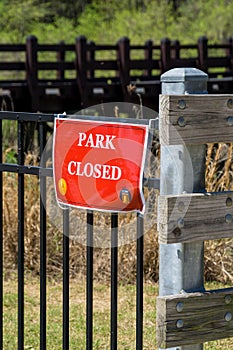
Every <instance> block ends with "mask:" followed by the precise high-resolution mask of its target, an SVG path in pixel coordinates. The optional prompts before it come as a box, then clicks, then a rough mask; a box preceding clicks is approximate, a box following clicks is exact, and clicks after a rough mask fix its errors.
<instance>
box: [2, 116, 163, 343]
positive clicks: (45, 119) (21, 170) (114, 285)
mask: <svg viewBox="0 0 233 350" xmlns="http://www.w3.org/2000/svg"><path fill="white" fill-rule="evenodd" d="M54 117H55V116H54V115H50V114H40V113H22V112H20V113H15V112H0V121H1V123H0V126H1V129H0V134H1V135H2V126H3V123H4V122H5V121H10V122H11V123H16V124H17V139H18V146H17V152H16V153H17V162H16V163H17V164H13V163H7V162H6V161H3V160H4V159H3V154H2V153H1V159H0V163H1V164H0V184H1V191H0V195H1V200H0V202H1V223H0V229H1V235H0V237H1V243H0V250H1V260H0V275H1V279H0V283H1V284H0V300H1V306H0V314H1V318H0V320H1V321H0V322H1V323H0V348H2V349H3V348H4V332H3V323H4V320H3V315H4V312H3V298H4V288H3V275H4V266H3V254H4V251H3V238H4V230H3V201H4V198H3V186H4V176H3V175H4V173H7V176H11V174H12V173H15V174H17V177H16V181H17V182H18V183H17V188H18V194H17V197H18V243H17V246H18V253H17V265H18V272H17V276H18V289H17V294H18V301H17V304H18V311H17V314H18V336H17V338H18V340H17V343H18V349H19V350H22V349H25V344H26V340H27V339H26V338H25V332H24V328H25V288H24V287H25V254H26V253H25V238H26V237H25V215H26V213H25V177H26V176H36V177H39V189H40V199H39V200H40V220H39V221H40V238H39V243H40V272H39V273H40V320H39V322H40V334H39V338H40V341H39V343H40V345H39V346H40V349H41V350H42V349H43V350H45V349H46V348H48V344H47V327H48V319H47V306H48V304H47V291H46V289H47V278H48V275H47V267H46V259H47V255H46V248H47V205H46V202H47V200H46V197H47V193H46V191H47V187H46V182H47V180H48V179H49V178H52V176H53V169H52V167H51V165H50V166H47V165H46V157H45V156H44V150H45V146H46V142H47V125H48V123H49V124H51V123H53V122H54ZM87 118H88V117H87V116H84V119H87ZM106 120H108V121H110V120H111V118H106ZM114 120H115V119H113V120H112V121H114ZM129 121H130V122H131V120H130V119H129ZM134 121H135V122H136V123H138V124H140V123H141V124H143V123H145V122H146V123H147V124H148V123H149V120H147V121H143V120H138V119H137V120H136V119H135V120H134ZM28 123H31V124H34V127H35V129H36V130H37V134H38V144H39V159H40V165H33V164H26V163H25V146H26V143H25V136H27V135H26V133H27V128H26V126H27V125H28ZM3 143H4V140H3V137H1V148H2V149H3ZM145 185H146V186H147V187H151V186H152V187H153V188H154V187H157V188H158V185H159V181H158V180H153V179H146V180H145ZM62 215H63V217H62V222H63V223H62V226H63V249H62V250H63V256H62V265H63V266H62V276H63V277H62V278H63V291H62V295H63V296H62V298H63V301H62V327H63V330H62V344H61V346H62V349H64V350H68V349H69V348H70V340H71V339H70V334H69V333H70V332H69V328H70V305H69V292H70V291H69V285H70V278H69V271H70V265H69V258H70V248H69V233H70V217H69V216H70V213H69V210H66V209H64V210H63V214H62ZM110 217H111V223H110V231H111V233H110V234H111V238H110V242H111V247H110V254H111V277H110V289H111V293H110V301H111V308H110V325H109V326H110V327H109V328H110V330H109V334H110V342H109V343H110V345H109V348H111V349H112V350H113V349H117V347H118V285H119V284H118V214H117V213H112V214H111V215H110ZM143 226H144V219H143V217H142V216H141V215H140V214H137V215H136V226H135V233H136V237H137V239H136V240H137V243H136V255H137V258H136V325H135V331H136V336H135V342H136V349H138V350H139V349H143V279H144V277H143V250H144V237H143ZM94 234H95V225H94V214H93V212H92V211H87V212H86V242H87V244H86V349H88V350H91V349H93V348H94V347H93V346H94V342H93V264H94V250H95V248H94V246H93V240H94ZM77 331H78V330H77ZM75 349H77V348H76V347H75Z"/></svg>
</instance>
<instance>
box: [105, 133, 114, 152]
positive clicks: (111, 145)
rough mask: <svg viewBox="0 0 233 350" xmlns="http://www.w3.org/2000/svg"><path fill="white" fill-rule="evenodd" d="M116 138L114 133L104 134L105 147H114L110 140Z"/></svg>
mask: <svg viewBox="0 0 233 350" xmlns="http://www.w3.org/2000/svg"><path fill="white" fill-rule="evenodd" d="M115 138H116V136H114V135H106V145H105V148H107V149H115V147H114V145H113V144H112V141H113V140H114V139H115Z"/></svg>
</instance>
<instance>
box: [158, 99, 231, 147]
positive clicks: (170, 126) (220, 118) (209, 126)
mask: <svg viewBox="0 0 233 350" xmlns="http://www.w3.org/2000/svg"><path fill="white" fill-rule="evenodd" d="M229 100H230V101H233V95H208V94H207V95H201V94H200V95H180V96H179V95H160V102H159V103H160V107H159V132H160V143H161V144H163V145H178V144H205V143H212V142H233V120H231V119H229V117H230V118H231V117H232V118H233V103H232V102H230V103H229ZM180 106H181V107H185V108H183V109H182V108H180ZM179 124H180V125H181V126H180V125H179ZM231 124H232V125H231Z"/></svg>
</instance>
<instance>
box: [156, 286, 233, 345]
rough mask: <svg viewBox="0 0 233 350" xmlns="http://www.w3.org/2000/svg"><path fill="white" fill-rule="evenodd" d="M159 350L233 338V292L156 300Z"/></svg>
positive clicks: (224, 291)
mask: <svg viewBox="0 0 233 350" xmlns="http://www.w3.org/2000/svg"><path fill="white" fill-rule="evenodd" d="M156 328H157V332H156V334H157V342H158V346H159V347H160V348H171V347H176V346H182V345H192V344H199V343H204V342H206V341H211V340H216V339H223V338H228V337H233V289H232V288H231V289H225V290H219V291H214V292H206V293H185V294H179V295H172V296H164V297H158V298H157V320H156Z"/></svg>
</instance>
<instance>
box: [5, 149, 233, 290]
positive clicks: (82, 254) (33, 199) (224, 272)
mask: <svg viewBox="0 0 233 350" xmlns="http://www.w3.org/2000/svg"><path fill="white" fill-rule="evenodd" d="M232 149H233V146H232V144H230V145H226V144H216V145H212V144H211V145H208V150H207V159H206V165H207V166H206V189H207V191H223V190H230V189H232V186H233V181H232V179H233V167H232ZM26 162H27V163H30V164H35V163H36V162H37V159H36V157H33V156H28V157H27V159H26ZM50 190H51V191H52V185H51V186H49V190H48V194H49V195H50V193H49V191H50ZM17 191H18V189H17V175H16V174H6V173H5V174H4V191H3V195H4V267H5V271H6V275H7V274H8V273H10V271H12V270H15V269H16V267H17V250H18V248H17V246H18V242H17V241H18V238H17V237H18V233H17V223H18V218H17V212H18V209H17V206H18V204H17ZM154 211H156V210H155V208H154ZM39 213H40V207H39V180H38V178H37V177H36V176H28V175H27V176H25V267H26V269H28V270H30V271H32V272H33V273H35V274H39V265H40V254H39V250H40V246H39V236H40V227H39ZM81 216H82V218H81V219H80V215H79V221H77V211H76V214H75V212H73V213H71V217H72V224H71V226H72V225H73V226H74V227H76V228H77V227H78V228H79V230H80V231H81V230H82V229H83V230H85V226H86V223H85V213H82V214H81ZM55 217H56V219H59V218H60V217H61V212H60V213H59V212H57V213H55ZM127 220H128V221H129V222H131V223H130V224H129V223H128V224H127V225H126V221H127ZM135 220H136V219H135V217H134V218H133V216H130V217H127V216H126V217H125V216H124V219H123V218H121V219H120V223H122V227H124V225H126V229H125V231H124V230H123V231H122V233H120V235H121V237H123V238H125V235H127V234H129V233H130V231H131V230H133V229H134V227H135V226H134V222H135ZM152 220H153V221H154V225H153V226H150V225H151V224H152ZM155 220H156V218H155V215H153V216H152V217H151V218H147V220H145V221H146V230H145V232H146V233H145V235H144V276H145V280H147V281H150V282H156V281H157V280H158V241H157V232H156V222H155ZM53 221H55V220H53ZM95 221H96V223H97V227H100V226H101V225H102V226H101V227H102V231H101V232H102V234H103V237H104V239H108V238H109V237H110V229H109V223H110V220H109V216H107V215H105V216H103V217H100V215H97V216H96V217H95ZM103 223H104V224H103ZM58 226H59V225H58ZM99 232H100V231H98V233H97V234H96V235H95V237H96V240H97V241H98V239H100V236H99ZM103 237H102V239H103ZM79 238H80V237H79ZM62 242H63V236H62V233H61V231H60V230H59V229H58V227H56V226H54V222H50V220H49V218H48V223H47V269H48V275H49V276H50V277H51V278H58V277H59V276H61V272H62ZM107 246H108V244H107V245H106V248H98V247H97V248H95V249H94V277H95V279H96V280H98V281H101V282H102V283H104V282H108V281H109V279H110V271H111V268H110V249H109V248H108V247H107ZM205 248H206V249H205V279H206V280H217V281H219V282H223V283H226V282H232V281H233V266H232V255H233V241H232V240H231V239H225V240H220V241H209V242H206V243H205ZM118 259H119V280H120V282H121V283H123V284H127V283H134V282H135V276H136V242H135V239H134V240H132V239H131V240H130V239H129V242H128V243H127V244H125V245H123V246H120V247H119V257H118ZM70 272H71V277H82V276H85V273H86V248H85V245H83V244H81V243H80V239H71V240H70Z"/></svg>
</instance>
